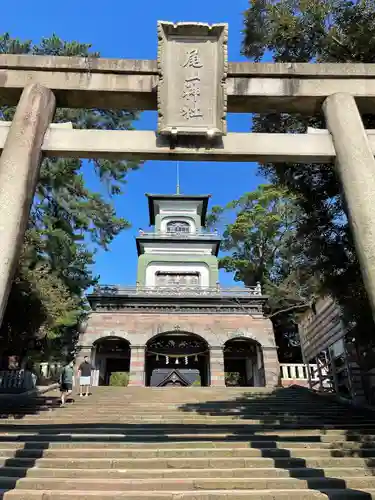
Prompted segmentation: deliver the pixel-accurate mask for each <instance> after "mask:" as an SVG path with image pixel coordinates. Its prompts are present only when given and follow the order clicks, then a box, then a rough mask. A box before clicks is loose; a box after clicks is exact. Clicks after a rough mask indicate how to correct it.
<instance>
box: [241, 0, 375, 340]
mask: <svg viewBox="0 0 375 500" xmlns="http://www.w3.org/2000/svg"><path fill="white" fill-rule="evenodd" d="M243 35H244V36H243V47H242V50H243V53H244V54H245V55H246V56H248V57H249V58H251V59H253V60H255V61H260V60H261V58H262V57H263V56H264V55H265V53H266V52H271V53H272V55H273V59H274V61H276V62H357V63H358V62H363V63H373V62H374V61H375V50H374V49H375V3H374V2H373V1H372V0H371V1H370V0H358V1H347V0H324V1H323V0H280V1H269V0H250V1H249V8H248V9H247V11H246V12H245V14H244V32H243ZM363 120H364V123H365V126H366V127H368V128H373V126H374V123H375V120H374V116H367V115H365V116H363ZM308 126H315V127H324V120H323V118H322V116H321V115H317V116H311V117H304V116H301V115H297V114H295V115H292V114H286V113H281V114H263V115H257V116H255V117H254V120H253V130H254V131H256V132H286V133H293V132H304V131H306V127H308ZM261 171H262V172H263V174H266V176H267V177H268V179H270V180H271V181H273V182H274V183H275V184H276V185H279V186H283V187H285V188H286V189H287V190H288V191H289V192H290V193H291V194H293V195H295V196H296V198H297V203H298V205H299V207H300V209H301V212H302V217H301V219H300V220H299V222H298V226H297V230H298V237H299V240H300V241H301V242H303V247H302V249H301V251H302V252H303V254H304V255H305V257H307V259H308V262H309V266H310V270H311V274H317V275H318V276H319V278H320V280H321V284H322V288H323V290H324V291H325V292H326V293H329V294H331V295H332V296H333V297H335V298H336V299H337V300H338V302H339V303H340V305H341V306H342V308H343V312H344V318H345V320H346V322H347V325H348V326H349V327H350V328H351V329H352V332H353V334H354V336H355V337H356V338H357V340H358V341H360V344H361V348H362V349H364V350H368V349H369V348H370V349H371V348H372V347H371V346H372V344H373V343H374V339H375V335H374V333H375V331H374V323H373V319H372V313H371V310H370V307H369V303H368V299H367V295H366V292H365V289H364V286H363V282H362V277H361V273H360V268H359V263H358V259H357V256H356V252H355V249H354V244H353V238H352V234H351V231H350V227H349V225H348V221H347V210H346V206H345V199H344V197H343V194H342V191H341V187H340V184H339V181H338V178H337V175H336V172H335V170H334V168H333V166H332V165H330V164H327V165H316V164H309V165H297V164H291V163H284V164H266V165H262V166H261Z"/></svg>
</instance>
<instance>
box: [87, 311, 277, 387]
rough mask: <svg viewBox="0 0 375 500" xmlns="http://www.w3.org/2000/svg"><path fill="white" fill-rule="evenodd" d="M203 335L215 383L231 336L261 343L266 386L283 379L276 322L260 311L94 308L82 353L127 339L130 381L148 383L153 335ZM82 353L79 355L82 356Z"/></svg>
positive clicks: (222, 382)
mask: <svg viewBox="0 0 375 500" xmlns="http://www.w3.org/2000/svg"><path fill="white" fill-rule="evenodd" d="M175 331H180V332H186V333H192V334H196V335H199V336H200V337H201V338H203V339H204V340H205V341H206V342H207V344H208V347H209V349H210V373H211V384H212V385H216V386H218V385H219V386H220V385H221V386H224V385H225V380H224V358H223V346H224V344H225V342H226V341H227V340H229V339H233V338H236V337H242V338H248V339H251V340H254V341H255V342H257V343H258V344H259V350H260V351H261V356H262V358H263V359H262V365H263V369H264V373H263V377H262V378H263V380H264V383H265V385H266V386H276V385H277V384H278V382H279V372H280V368H279V363H278V359H277V349H276V346H275V338H274V334H273V329H272V324H271V322H270V321H269V320H268V319H265V318H264V317H262V316H260V315H258V316H250V315H247V314H239V313H237V314H218V313H211V314H170V313H169V314H168V313H160V314H155V313H134V312H125V311H124V312H122V311H119V312H95V311H94V312H92V313H91V314H90V317H89V320H88V324H87V329H86V331H85V333H83V334H82V335H81V337H80V350H81V354H83V353H85V355H86V354H87V352H89V351H91V348H92V347H93V346H94V344H95V342H96V341H97V340H99V339H103V338H106V337H119V338H123V339H126V340H127V341H128V342H129V344H130V347H131V362H130V385H136V386H142V385H144V368H145V366H144V363H145V361H144V360H145V345H146V344H147V342H148V341H149V340H151V339H152V338H153V337H155V336H157V335H160V334H163V333H169V332H175ZM81 357H82V355H80V354H79V355H78V359H80V358H81Z"/></svg>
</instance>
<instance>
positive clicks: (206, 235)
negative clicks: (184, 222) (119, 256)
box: [138, 230, 220, 240]
mask: <svg viewBox="0 0 375 500" xmlns="http://www.w3.org/2000/svg"><path fill="white" fill-rule="evenodd" d="M143 237H144V238H155V239H160V238H162V239H164V238H165V239H179V240H189V239H195V238H199V239H204V240H217V239H219V238H220V234H219V233H218V232H217V231H212V232H204V231H194V232H191V233H185V232H183V231H175V232H167V231H154V232H147V231H142V230H140V231H139V234H138V238H143Z"/></svg>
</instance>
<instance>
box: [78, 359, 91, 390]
mask: <svg viewBox="0 0 375 500" xmlns="http://www.w3.org/2000/svg"><path fill="white" fill-rule="evenodd" d="M91 370H92V366H91V363H89V358H88V356H85V357H84V359H83V363H81V364H80V365H79V368H78V377H79V395H80V397H82V396H83V395H84V396H88V395H89V392H90V385H91ZM83 393H85V394H83Z"/></svg>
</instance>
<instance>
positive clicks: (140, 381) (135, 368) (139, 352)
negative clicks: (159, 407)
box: [129, 345, 146, 387]
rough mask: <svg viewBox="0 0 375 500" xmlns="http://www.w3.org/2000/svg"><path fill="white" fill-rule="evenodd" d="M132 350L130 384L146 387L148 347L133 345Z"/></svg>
mask: <svg viewBox="0 0 375 500" xmlns="http://www.w3.org/2000/svg"><path fill="white" fill-rule="evenodd" d="M130 351H131V352H130V374H129V375H130V376H129V386H133V387H134V386H136V387H144V386H145V353H146V347H145V346H144V345H143V346H134V345H132V346H131V347H130Z"/></svg>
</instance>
